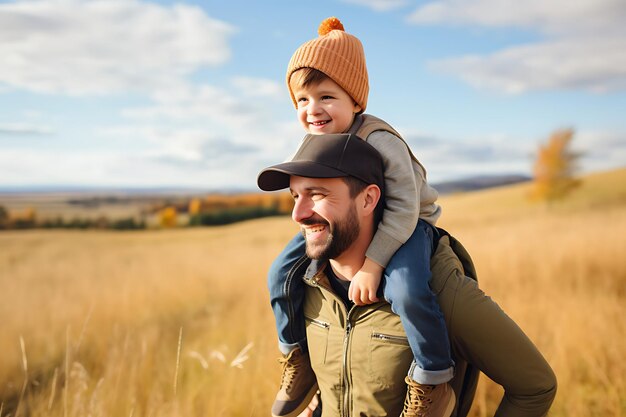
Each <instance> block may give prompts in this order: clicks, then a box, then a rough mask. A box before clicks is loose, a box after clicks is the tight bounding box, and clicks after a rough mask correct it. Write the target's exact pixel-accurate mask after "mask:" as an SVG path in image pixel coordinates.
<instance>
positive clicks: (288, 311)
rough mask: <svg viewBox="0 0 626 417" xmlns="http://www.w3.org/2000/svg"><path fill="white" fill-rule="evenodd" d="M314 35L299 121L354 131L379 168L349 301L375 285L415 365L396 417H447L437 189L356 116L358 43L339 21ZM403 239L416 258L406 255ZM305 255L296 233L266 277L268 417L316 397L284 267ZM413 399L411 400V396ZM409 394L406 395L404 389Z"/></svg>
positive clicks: (298, 87)
mask: <svg viewBox="0 0 626 417" xmlns="http://www.w3.org/2000/svg"><path fill="white" fill-rule="evenodd" d="M318 32H319V35H320V36H319V37H318V38H316V39H313V40H311V41H309V42H306V43H305V44H303V45H301V46H300V47H299V48H298V49H297V50H296V52H295V53H294V55H293V56H292V58H291V61H290V62H289V66H288V69H287V86H288V88H289V93H290V95H291V98H292V100H293V102H294V104H295V106H296V108H297V114H298V120H299V122H300V123H301V124H302V126H303V127H304V130H305V131H306V132H307V133H310V134H326V133H345V132H350V133H355V134H356V135H357V136H359V137H360V138H362V139H364V140H366V141H367V142H369V143H370V144H372V145H373V146H374V147H375V148H376V149H377V150H378V151H379V152H380V154H381V155H382V157H383V160H384V163H385V198H386V206H385V210H384V212H383V218H382V220H381V222H380V224H379V226H378V229H377V231H376V234H375V236H374V239H373V240H372V242H371V244H370V246H369V248H368V250H367V258H366V261H365V263H364V264H363V266H362V268H361V270H360V271H359V272H358V273H357V274H356V275H355V276H354V277H353V279H352V280H351V283H350V288H349V297H350V299H351V300H352V301H353V302H354V304H356V305H364V304H370V303H373V302H376V301H378V298H377V293H380V292H378V287H379V284H381V276H382V275H383V270H384V276H385V280H383V282H382V285H381V289H382V294H383V295H384V297H385V299H386V300H387V301H388V302H389V303H390V304H391V307H392V309H393V311H394V312H395V313H396V314H398V315H399V316H400V319H401V321H402V324H403V326H404V329H405V332H406V334H407V337H408V339H409V345H410V346H411V349H412V351H413V355H414V358H415V359H414V363H413V366H411V369H410V370H409V375H408V377H407V383H408V388H409V390H412V392H413V396H412V397H413V398H415V397H418V398H420V399H421V400H422V401H420V402H419V403H418V404H415V403H412V404H411V403H410V402H409V401H406V403H405V409H404V411H403V415H417V414H418V413H424V412H426V413H425V414H419V415H428V416H431V415H432V416H445V417H447V416H449V415H450V413H451V412H452V409H453V408H454V402H455V398H454V395H453V393H452V390H451V388H450V386H449V385H448V384H447V382H448V381H449V380H450V379H452V376H453V366H454V364H453V361H452V359H451V358H450V345H449V341H448V335H447V331H446V327H445V322H444V320H443V315H442V313H441V311H440V309H439V305H438V304H437V301H436V298H435V295H434V294H433V293H432V292H431V291H430V288H429V285H428V283H429V281H430V276H431V274H430V256H431V252H432V249H433V233H436V229H435V228H434V227H433V226H434V224H435V222H436V221H437V219H438V218H439V216H440V214H441V208H440V207H439V206H438V205H437V204H435V201H436V199H437V192H436V191H435V190H434V189H433V188H431V187H430V186H429V185H428V184H427V183H426V172H425V170H424V168H423V167H422V165H421V164H420V163H419V162H418V161H417V159H416V158H415V157H414V156H413V154H412V153H411V151H410V149H409V148H408V145H407V144H406V143H405V142H404V141H403V140H402V139H401V138H400V135H399V134H398V133H397V132H396V131H395V130H394V129H393V128H392V127H391V126H389V125H388V124H387V123H385V122H383V121H382V120H380V119H377V118H375V117H373V116H369V115H363V114H362V113H363V112H364V111H365V108H366V105H367V95H368V90H369V86H368V76H367V68H366V65H365V55H364V52H363V47H362V45H361V42H360V41H359V40H358V39H357V38H356V37H354V36H352V35H349V34H347V33H346V32H345V31H344V29H343V25H342V24H341V22H339V20H338V19H336V18H329V19H326V20H324V21H323V22H322V24H321V25H320V28H319V31H318ZM409 239H411V240H412V242H417V245H418V246H417V247H419V248H423V251H421V253H419V254H418V253H415V251H414V250H413V251H409V250H408V249H407V250H404V251H403V246H402V245H403V244H404V243H405V242H407V241H408V240H409ZM304 253H305V241H304V238H303V237H302V236H301V235H300V234H298V235H297V236H296V237H295V238H294V239H293V240H292V241H291V242H290V243H289V244H288V245H287V247H286V248H285V249H284V250H283V252H282V253H281V254H280V255H279V257H278V258H277V259H276V260H275V261H274V263H273V264H272V267H271V268H270V271H269V276H268V285H269V289H270V298H271V303H272V308H273V310H274V315H275V317H276V325H277V329H278V335H279V348H280V350H281V352H282V353H283V355H284V358H283V359H281V362H282V363H283V375H282V382H281V387H280V390H279V392H278V394H277V396H276V400H275V402H274V405H273V407H272V415H273V416H274V417H286V416H287V417H292V416H296V415H298V414H299V413H300V412H301V411H302V410H304V408H306V406H307V405H308V403H309V401H310V400H311V398H312V397H313V396H314V394H315V392H316V391H317V382H316V380H315V375H314V374H313V371H312V369H311V365H310V363H309V356H308V352H307V345H306V336H305V325H304V317H303V313H302V303H303V298H304V284H303V283H302V281H301V280H300V279H299V278H298V277H293V276H292V275H293V274H290V270H292V268H293V267H294V266H296V264H297V263H298V261H299V259H301V258H302V256H303V255H304ZM416 393H417V395H415V394H416ZM407 398H408V393H407Z"/></svg>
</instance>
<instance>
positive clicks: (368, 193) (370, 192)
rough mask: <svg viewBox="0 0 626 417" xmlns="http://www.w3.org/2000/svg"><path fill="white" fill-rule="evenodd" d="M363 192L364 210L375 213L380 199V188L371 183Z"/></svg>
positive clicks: (367, 212)
mask: <svg viewBox="0 0 626 417" xmlns="http://www.w3.org/2000/svg"><path fill="white" fill-rule="evenodd" d="M362 193H363V210H364V211H365V213H366V214H370V213H373V212H374V210H375V209H376V205H377V204H378V200H380V197H381V192H380V188H378V185H376V184H370V185H368V186H367V187H365V189H364V190H363V191H362Z"/></svg>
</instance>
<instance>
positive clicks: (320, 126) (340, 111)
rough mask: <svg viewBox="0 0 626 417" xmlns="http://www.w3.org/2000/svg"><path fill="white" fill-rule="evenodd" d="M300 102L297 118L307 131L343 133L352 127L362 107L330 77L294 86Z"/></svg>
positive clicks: (314, 132)
mask: <svg viewBox="0 0 626 417" xmlns="http://www.w3.org/2000/svg"><path fill="white" fill-rule="evenodd" d="M293 94H294V96H295V98H296V102H297V103H298V120H299V121H300V124H301V125H302V127H304V130H305V131H306V132H307V133H311V134H313V135H322V134H327V133H344V132H347V131H348V129H350V126H351V125H352V122H353V120H354V115H355V114H356V113H358V112H360V111H361V107H360V106H359V105H358V104H356V103H355V102H354V100H352V97H350V95H349V94H348V93H346V91H345V90H344V89H343V88H341V87H340V86H339V84H337V83H336V82H334V81H333V80H331V79H330V78H327V79H325V80H324V81H322V82H321V83H319V84H316V85H308V86H306V87H298V88H293Z"/></svg>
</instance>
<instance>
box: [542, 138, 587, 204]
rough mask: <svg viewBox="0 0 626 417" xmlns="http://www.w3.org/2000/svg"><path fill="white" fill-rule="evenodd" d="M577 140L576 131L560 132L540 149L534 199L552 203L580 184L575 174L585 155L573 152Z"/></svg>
mask: <svg viewBox="0 0 626 417" xmlns="http://www.w3.org/2000/svg"><path fill="white" fill-rule="evenodd" d="M573 138H574V130H573V129H563V130H557V131H555V132H554V133H552V135H551V136H550V138H549V139H548V142H547V143H546V144H543V145H540V146H539V151H538V153H537V159H536V160H535V164H534V167H533V174H534V184H533V189H532V193H531V197H532V198H533V199H535V200H541V201H546V202H548V203H551V202H553V201H555V200H558V199H562V198H564V197H565V196H566V195H567V194H569V193H570V192H571V191H572V190H574V189H575V188H576V187H578V186H579V185H580V180H579V179H577V178H575V177H574V174H575V172H576V169H577V165H576V162H577V160H578V158H580V156H581V154H580V153H577V152H574V151H572V150H571V148H570V145H571V143H572V139H573Z"/></svg>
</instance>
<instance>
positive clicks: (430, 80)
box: [0, 0, 626, 190]
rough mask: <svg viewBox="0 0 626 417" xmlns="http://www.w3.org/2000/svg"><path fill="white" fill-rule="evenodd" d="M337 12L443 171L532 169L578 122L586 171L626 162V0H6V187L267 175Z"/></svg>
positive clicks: (430, 162)
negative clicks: (290, 84)
mask: <svg viewBox="0 0 626 417" xmlns="http://www.w3.org/2000/svg"><path fill="white" fill-rule="evenodd" d="M329 16H337V17H338V18H339V19H341V20H342V22H343V24H344V26H345V27H346V31H347V32H349V33H352V34H354V35H355V36H357V37H358V38H359V39H360V40H361V41H362V43H363V45H364V48H365V53H366V56H367V63H368V70H369V75H370V96H369V103H368V109H367V112H368V113H371V114H374V115H377V116H379V117H382V118H384V119H386V120H387V121H388V122H390V123H391V124H392V125H394V126H395V127H396V128H397V129H398V130H399V131H400V132H401V133H402V134H403V135H404V136H405V138H406V139H407V141H408V142H409V143H410V144H411V147H412V149H413V150H414V152H415V153H416V154H417V155H418V157H419V158H420V159H421V161H422V162H423V164H424V165H425V166H426V169H427V171H428V175H429V179H430V181H431V182H440V181H445V180H450V179H457V178H462V177H467V176H475V175H491V174H503V173H522V174H530V170H531V166H532V161H533V155H534V153H535V152H536V149H537V147H538V144H539V143H540V142H542V141H545V140H546V139H547V137H548V136H549V135H550V133H551V132H553V131H554V130H556V129H560V128H567V127H572V128H574V129H575V130H576V136H575V139H574V147H575V149H576V150H579V151H581V152H584V157H583V158H582V159H581V161H580V165H581V170H582V171H583V172H589V171H597V170H605V169H610V168H614V167H622V166H626V52H625V51H626V25H624V23H623V22H625V21H626V3H624V1H623V0H567V1H566V0H552V1H544V0H527V1H524V2H519V1H514V0H440V1H411V0H332V1H331V0H320V1H316V2H296V1H291V0H290V1H287V0H285V1H268V2H256V1H242V0H230V1H226V2H223V1H184V2H170V1H139V0H94V1H82V0H43V1H33V0H27V1H0V187H14V186H17V187H21V186H29V187H31V186H48V185H65V186H113V187H194V188H195V187H200V188H205V189H229V188H238V189H250V190H252V189H254V188H255V181H256V175H257V173H258V171H259V170H260V169H262V168H263V167H265V166H267V165H271V164H274V163H277V162H280V161H282V160H284V159H285V158H287V157H288V156H289V155H290V154H292V153H293V151H294V150H295V149H296V147H297V145H298V143H299V141H300V139H301V138H302V136H303V134H304V132H303V131H302V130H301V128H300V127H299V125H298V123H297V121H296V118H295V111H294V109H293V107H292V104H291V101H290V99H289V96H288V93H287V90H286V87H285V84H284V76H285V69H286V66H287V62H288V60H289V58H290V56H291V54H292V53H293V52H294V51H295V49H296V48H297V47H298V46H299V45H300V44H302V43H303V42H305V41H307V40H309V39H312V38H313V37H315V36H317V34H316V32H317V26H318V25H319V23H320V22H321V21H322V20H323V19H324V18H326V17H329Z"/></svg>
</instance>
